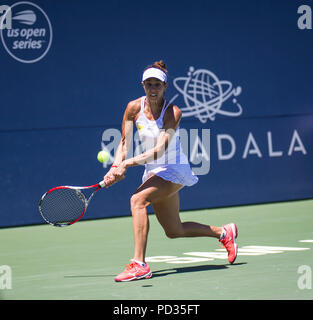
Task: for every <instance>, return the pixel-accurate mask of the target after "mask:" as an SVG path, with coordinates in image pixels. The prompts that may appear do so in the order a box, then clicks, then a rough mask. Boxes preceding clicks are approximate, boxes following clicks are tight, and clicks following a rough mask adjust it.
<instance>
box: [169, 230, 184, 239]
mask: <svg viewBox="0 0 313 320" xmlns="http://www.w3.org/2000/svg"><path fill="white" fill-rule="evenodd" d="M165 234H166V236H167V237H168V238H170V239H175V238H180V237H182V233H181V232H179V231H178V230H165Z"/></svg>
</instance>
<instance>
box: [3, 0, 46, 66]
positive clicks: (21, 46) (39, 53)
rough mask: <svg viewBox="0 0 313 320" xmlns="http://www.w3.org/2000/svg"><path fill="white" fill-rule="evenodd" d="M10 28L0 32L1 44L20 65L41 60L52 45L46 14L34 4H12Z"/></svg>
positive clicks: (9, 12) (23, 2) (22, 2)
mask: <svg viewBox="0 0 313 320" xmlns="http://www.w3.org/2000/svg"><path fill="white" fill-rule="evenodd" d="M6 14H9V15H10V20H11V25H10V28H2V29H1V30H0V35H1V41H2V44H3V46H4V48H5V50H6V51H7V53H8V54H9V55H10V56H11V57H12V58H14V59H15V60H17V61H19V62H22V63H34V62H37V61H39V60H41V59H42V58H43V57H44V56H45V55H46V54H47V53H48V51H49V49H50V47H51V43H52V26H51V22H50V20H49V17H48V16H47V14H46V13H45V12H44V11H43V10H42V9H41V8H40V7H39V6H38V5H36V4H34V3H32V2H28V1H21V2H17V3H15V4H13V5H12V6H11V7H10V10H8V11H7V13H6Z"/></svg>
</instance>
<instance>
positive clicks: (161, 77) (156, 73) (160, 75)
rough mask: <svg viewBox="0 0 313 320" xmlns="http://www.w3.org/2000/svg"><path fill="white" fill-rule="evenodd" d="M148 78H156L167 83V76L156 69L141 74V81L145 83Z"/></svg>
mask: <svg viewBox="0 0 313 320" xmlns="http://www.w3.org/2000/svg"><path fill="white" fill-rule="evenodd" d="M149 78H156V79H159V80H161V81H163V82H167V75H166V74H165V72H163V71H162V70H160V69H158V68H149V69H147V70H146V71H145V72H144V73H143V75H142V81H145V80H147V79H149Z"/></svg>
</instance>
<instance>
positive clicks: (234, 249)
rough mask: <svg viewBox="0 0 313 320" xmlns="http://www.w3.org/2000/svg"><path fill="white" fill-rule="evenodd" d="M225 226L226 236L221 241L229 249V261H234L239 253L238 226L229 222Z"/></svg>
mask: <svg viewBox="0 0 313 320" xmlns="http://www.w3.org/2000/svg"><path fill="white" fill-rule="evenodd" d="M223 228H224V230H225V231H226V234H225V236H224V238H223V239H221V240H219V241H220V242H221V244H222V245H223V246H224V247H225V249H226V250H227V253H228V261H229V263H234V262H235V260H236V258H237V253H238V245H237V244H236V238H237V235H238V230H237V226H236V224H234V223H229V224H226V225H225V226H223Z"/></svg>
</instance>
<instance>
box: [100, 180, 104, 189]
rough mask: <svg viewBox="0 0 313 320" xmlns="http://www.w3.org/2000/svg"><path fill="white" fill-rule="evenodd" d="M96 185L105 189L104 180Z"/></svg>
mask: <svg viewBox="0 0 313 320" xmlns="http://www.w3.org/2000/svg"><path fill="white" fill-rule="evenodd" d="M98 185H99V186H100V187H101V188H104V187H105V182H104V180H102V181H100V182H99V183H98Z"/></svg>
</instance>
